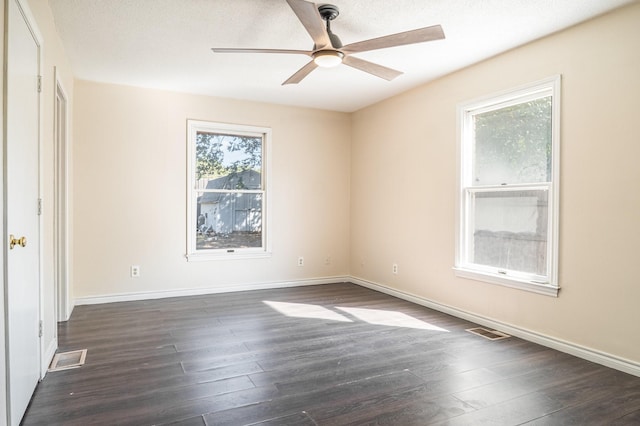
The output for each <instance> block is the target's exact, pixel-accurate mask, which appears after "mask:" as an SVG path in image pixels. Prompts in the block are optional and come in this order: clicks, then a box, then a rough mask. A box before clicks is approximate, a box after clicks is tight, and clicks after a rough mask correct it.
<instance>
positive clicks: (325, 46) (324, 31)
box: [211, 0, 444, 85]
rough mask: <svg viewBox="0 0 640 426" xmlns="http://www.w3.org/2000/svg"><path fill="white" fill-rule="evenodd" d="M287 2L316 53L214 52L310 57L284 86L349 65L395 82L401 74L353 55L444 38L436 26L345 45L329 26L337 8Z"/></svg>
mask: <svg viewBox="0 0 640 426" xmlns="http://www.w3.org/2000/svg"><path fill="white" fill-rule="evenodd" d="M287 3H289V6H290V7H291V9H293V12H294V13H295V14H296V16H297V17H298V19H299V20H300V22H302V25H303V26H304V27H305V29H306V30H307V32H308V33H309V35H310V36H311V38H312V39H313V43H314V45H313V50H290V49H242V48H239V49H235V48H217V47H214V48H212V49H211V50H213V51H214V52H216V53H288V54H299V55H307V56H310V57H311V61H310V62H308V63H307V64H306V65H305V66H303V67H302V68H300V69H299V70H298V71H297V72H296V73H295V74H293V75H292V76H291V77H289V78H288V79H287V80H286V81H285V82H284V83H282V84H283V85H285V84H297V83H300V82H301V81H302V79H303V78H305V77H306V76H307V75H309V73H311V71H313V70H315V69H316V68H317V67H327V68H328V67H334V66H337V65H340V64H345V65H348V66H350V67H353V68H356V69H359V70H361V71H364V72H367V73H369V74H373V75H375V76H377V77H380V78H383V79H385V80H393V79H394V78H396V77H398V76H399V75H401V74H402V72H401V71H397V70H394V69H392V68H387V67H385V66H382V65H378V64H375V63H373V62H369V61H365V60H364V59H360V58H356V57H355V56H351V55H352V54H354V53H362V52H368V51H371V50H376V49H385V48H387V47H395V46H403V45H407V44H415V43H423V42H426V41H432V40H441V39H443V38H444V32H443V31H442V27H441V26H440V25H433V26H430V27H425V28H419V29H417V30H412V31H405V32H402V33H398V34H392V35H388V36H383V37H378V38H373V39H369V40H364V41H359V42H356V43H351V44H347V45H346V46H343V45H342V42H341V41H340V39H339V38H338V36H337V35H335V34H334V33H332V32H331V24H330V23H331V21H333V20H334V19H335V18H336V17H337V16H338V15H339V13H340V11H339V10H338V8H337V7H336V6H334V5H332V4H321V5H319V6H317V5H315V4H314V3H311V2H308V1H304V0H287Z"/></svg>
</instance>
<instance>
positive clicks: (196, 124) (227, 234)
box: [187, 120, 271, 260]
mask: <svg viewBox="0 0 640 426" xmlns="http://www.w3.org/2000/svg"><path fill="white" fill-rule="evenodd" d="M187 127H188V132H187V133H188V137H187V139H188V147H189V148H188V153H189V167H188V178H187V182H188V191H187V192H188V198H189V199H188V208H187V223H188V226H187V258H188V259H190V260H198V259H207V258H220V257H222V258H230V257H236V258H238V257H256V256H263V255H267V254H268V252H269V250H268V244H267V224H268V222H267V218H268V214H269V212H268V202H267V200H268V193H267V179H268V176H267V174H268V170H269V168H268V167H267V161H268V156H267V155H266V153H267V151H268V147H269V143H270V141H269V139H270V135H271V129H268V128H261V127H253V126H240V125H229V124H222V123H212V122H205V121H195V120H189V121H188V122H187Z"/></svg>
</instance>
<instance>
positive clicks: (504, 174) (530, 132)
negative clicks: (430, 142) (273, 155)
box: [472, 96, 551, 186]
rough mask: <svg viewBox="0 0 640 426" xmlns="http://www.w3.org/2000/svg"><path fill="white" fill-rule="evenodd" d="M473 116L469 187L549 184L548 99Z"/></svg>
mask: <svg viewBox="0 0 640 426" xmlns="http://www.w3.org/2000/svg"><path fill="white" fill-rule="evenodd" d="M473 117H474V132H475V138H474V153H473V182H472V185H474V186H478V185H497V184H503V183H508V184H514V183H534V182H550V181H551V96H547V97H544V98H540V99H536V100H533V101H529V102H524V103H521V104H517V105H513V106H510V107H506V108H501V109H497V110H494V111H489V112H485V113H481V114H475V115H474V116H473Z"/></svg>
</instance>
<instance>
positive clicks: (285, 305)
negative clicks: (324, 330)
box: [264, 300, 353, 322]
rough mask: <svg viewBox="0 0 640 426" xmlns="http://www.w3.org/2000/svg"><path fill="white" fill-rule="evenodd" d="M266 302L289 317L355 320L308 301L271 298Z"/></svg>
mask: <svg viewBox="0 0 640 426" xmlns="http://www.w3.org/2000/svg"><path fill="white" fill-rule="evenodd" d="M264 303H265V304H266V305H268V306H270V307H272V308H273V309H275V310H276V311H278V312H280V313H281V314H283V315H286V316H288V317H295V318H315V319H323V320H330V321H340V322H353V321H351V320H350V319H349V318H347V317H345V316H344V315H341V314H339V313H338V312H334V311H332V310H330V309H327V308H325V307H323V306H318V305H309V304H307V303H289V302H274V301H271V300H264Z"/></svg>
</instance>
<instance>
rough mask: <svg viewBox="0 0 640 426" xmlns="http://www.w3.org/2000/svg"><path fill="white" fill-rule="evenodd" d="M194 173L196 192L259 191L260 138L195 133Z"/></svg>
mask: <svg viewBox="0 0 640 426" xmlns="http://www.w3.org/2000/svg"><path fill="white" fill-rule="evenodd" d="M195 173H196V176H195V180H196V189H204V188H209V185H212V186H211V188H209V189H212V188H215V189H232V190H233V189H262V182H261V175H262V138H261V137H257V136H239V135H225V134H219V133H210V132H202V131H199V132H197V133H196V168H195ZM214 181H215V182H216V183H212V182H214Z"/></svg>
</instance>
